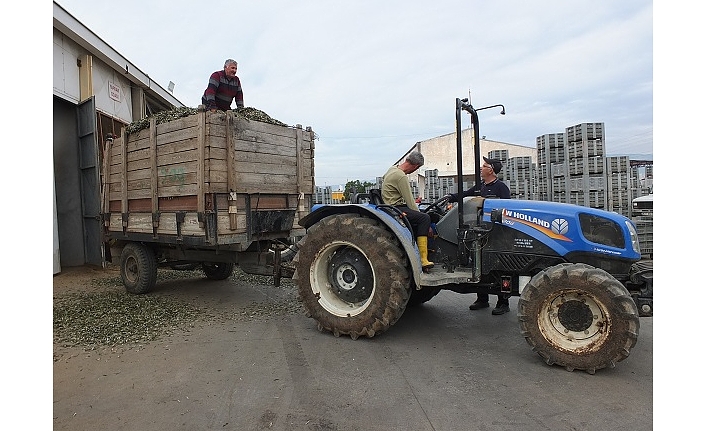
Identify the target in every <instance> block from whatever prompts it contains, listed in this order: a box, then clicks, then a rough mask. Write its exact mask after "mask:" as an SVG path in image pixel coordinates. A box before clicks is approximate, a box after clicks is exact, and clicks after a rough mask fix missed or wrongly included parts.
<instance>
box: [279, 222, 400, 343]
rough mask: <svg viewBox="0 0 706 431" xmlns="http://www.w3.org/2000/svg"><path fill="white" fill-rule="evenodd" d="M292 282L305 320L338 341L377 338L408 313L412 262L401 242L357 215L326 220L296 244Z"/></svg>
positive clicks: (310, 230)
mask: <svg viewBox="0 0 706 431" xmlns="http://www.w3.org/2000/svg"><path fill="white" fill-rule="evenodd" d="M298 248H299V251H298V253H297V255H296V256H295V257H294V264H295V268H296V269H295V272H294V275H293V279H294V281H295V283H296V284H297V287H298V289H299V295H300V300H301V302H302V304H303V305H304V308H305V310H306V315H307V317H311V318H313V319H314V320H316V322H317V323H318V329H319V331H322V332H323V331H328V332H331V333H333V335H334V336H336V337H338V336H341V335H349V336H350V337H351V338H352V339H354V340H355V339H357V338H358V337H359V336H361V335H364V336H366V337H368V338H372V337H374V336H375V335H376V334H380V333H382V332H385V331H386V330H387V329H389V328H390V327H391V326H392V325H393V324H395V322H397V320H398V319H399V318H400V317H401V316H402V314H403V313H404V310H405V307H406V306H407V302H408V301H409V295H410V270H409V261H408V259H407V256H406V255H405V253H404V251H403V248H402V245H401V244H400V243H399V241H398V239H397V238H396V237H395V236H394V235H393V234H392V233H391V232H390V231H388V230H387V229H386V228H385V227H384V226H383V225H382V223H380V222H379V221H377V220H374V219H371V218H368V217H363V216H360V215H358V214H337V215H332V216H329V217H326V218H324V219H322V220H321V221H320V222H318V223H316V224H315V225H314V226H312V227H311V228H309V230H308V233H307V235H306V236H305V237H304V238H303V239H302V240H301V241H299V243H298Z"/></svg>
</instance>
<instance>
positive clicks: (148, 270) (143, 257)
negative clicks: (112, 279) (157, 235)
mask: <svg viewBox="0 0 706 431" xmlns="http://www.w3.org/2000/svg"><path fill="white" fill-rule="evenodd" d="M120 278H122V280H123V285H124V286H125V290H127V291H128V292H130V293H134V294H138V295H139V294H143V293H147V292H149V291H150V290H152V288H154V286H155V284H157V258H156V257H155V255H154V252H152V250H151V249H149V248H148V247H146V246H144V245H142V244H138V243H134V242H133V243H130V244H127V245H126V246H125V247H124V248H123V251H122V253H120Z"/></svg>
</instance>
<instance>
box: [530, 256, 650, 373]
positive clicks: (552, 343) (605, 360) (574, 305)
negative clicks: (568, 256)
mask: <svg viewBox="0 0 706 431" xmlns="http://www.w3.org/2000/svg"><path fill="white" fill-rule="evenodd" d="M518 308H519V310H518V318H519V321H520V330H521V332H522V335H523V336H524V337H525V340H527V343H529V345H530V346H532V350H533V351H535V352H536V353H538V354H539V355H540V356H541V357H542V358H544V360H545V362H546V363H547V364H549V365H552V364H556V365H560V366H563V367H565V368H566V369H567V370H569V371H573V370H575V369H576V370H585V371H586V372H588V373H589V374H593V373H595V372H596V370H598V369H601V368H606V367H614V366H615V363H616V362H619V361H622V360H623V359H625V358H627V357H628V355H629V354H630V349H632V348H633V346H634V345H635V343H637V336H638V333H639V329H640V319H639V316H638V311H637V306H636V305H635V302H634V301H633V300H632V298H631V297H630V293H629V292H628V291H627V289H626V288H625V287H624V286H623V285H622V284H621V283H620V282H619V281H618V280H616V279H615V278H614V277H613V276H611V275H610V274H608V273H607V272H605V271H603V270H602V269H598V268H594V267H592V266H590V265H585V264H570V263H563V264H560V265H556V266H553V267H550V268H547V269H545V270H543V271H542V272H540V273H538V274H537V275H535V276H534V277H532V279H531V280H530V282H529V283H528V284H527V286H525V288H524V290H523V291H522V295H521V296H520V300H519V307H518Z"/></svg>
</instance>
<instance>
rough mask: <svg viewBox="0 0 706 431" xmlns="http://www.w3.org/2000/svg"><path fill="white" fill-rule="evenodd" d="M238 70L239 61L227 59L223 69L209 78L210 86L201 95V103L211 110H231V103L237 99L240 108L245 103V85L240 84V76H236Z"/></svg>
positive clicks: (236, 102)
mask: <svg viewBox="0 0 706 431" xmlns="http://www.w3.org/2000/svg"><path fill="white" fill-rule="evenodd" d="M237 71H238V62H237V61H235V60H233V59H230V58H229V59H228V60H226V62H225V64H224V65H223V70H217V71H215V72H213V73H212V74H211V77H210V78H209V79H208V87H206V91H204V93H203V97H201V103H202V104H203V105H205V106H206V109H208V110H209V111H215V110H217V109H220V110H221V111H228V110H230V109H231V108H230V104H231V103H232V102H233V99H235V104H236V105H237V107H238V108H242V107H244V106H245V105H244V104H243V87H242V86H241V85H240V78H238V77H237V76H235V74H236V72H237Z"/></svg>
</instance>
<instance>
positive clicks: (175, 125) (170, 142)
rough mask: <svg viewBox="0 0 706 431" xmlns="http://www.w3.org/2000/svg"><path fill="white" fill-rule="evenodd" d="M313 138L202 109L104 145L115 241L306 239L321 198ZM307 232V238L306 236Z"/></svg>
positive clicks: (107, 211)
mask: <svg viewBox="0 0 706 431" xmlns="http://www.w3.org/2000/svg"><path fill="white" fill-rule="evenodd" d="M314 138H315V135H314V132H313V131H312V130H311V128H306V129H303V128H302V127H301V126H297V127H286V126H279V125H274V124H269V123H263V122H259V121H252V120H248V119H245V118H242V117H238V116H237V114H236V113H235V112H233V111H228V112H221V111H218V112H205V111H200V112H199V113H197V114H194V115H190V116H188V117H183V118H179V119H176V120H172V121H169V122H166V123H163V124H155V121H154V120H152V122H151V124H150V127H149V129H145V130H141V131H139V132H137V133H133V134H129V135H128V134H127V133H126V131H125V130H123V133H122V137H121V138H118V139H115V140H114V141H113V142H112V144H111V143H110V141H109V142H107V143H106V148H105V151H104V154H105V157H106V159H105V160H104V161H103V166H104V170H105V171H106V172H105V173H104V175H103V188H104V190H103V193H102V196H103V197H104V202H103V205H102V207H103V210H104V222H105V228H106V231H107V233H108V235H109V236H113V237H122V238H127V237H129V236H130V235H132V236H133V237H134V236H136V235H137V236H138V237H140V238H142V237H150V238H151V239H152V240H153V241H155V242H159V241H161V240H166V241H169V242H174V241H177V242H178V241H180V240H188V241H187V242H189V243H197V244H204V245H239V246H247V244H248V243H250V242H252V241H256V240H260V239H276V238H283V237H284V238H286V237H290V236H298V235H303V233H304V232H303V231H302V228H299V227H298V226H299V225H298V221H299V219H300V218H301V217H304V216H305V215H306V214H308V212H309V210H310V208H311V205H312V196H313V193H314V162H313V158H314ZM300 231H301V232H300Z"/></svg>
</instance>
